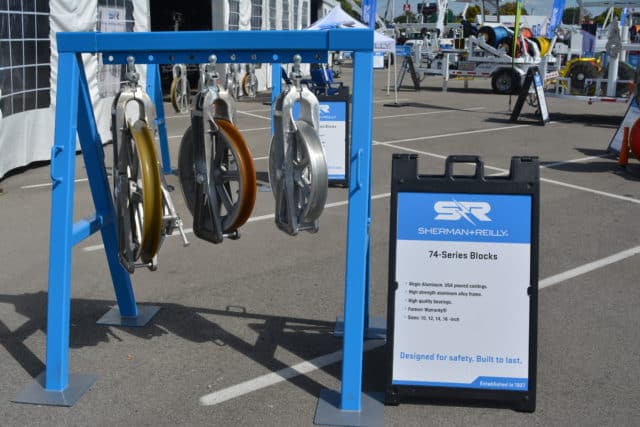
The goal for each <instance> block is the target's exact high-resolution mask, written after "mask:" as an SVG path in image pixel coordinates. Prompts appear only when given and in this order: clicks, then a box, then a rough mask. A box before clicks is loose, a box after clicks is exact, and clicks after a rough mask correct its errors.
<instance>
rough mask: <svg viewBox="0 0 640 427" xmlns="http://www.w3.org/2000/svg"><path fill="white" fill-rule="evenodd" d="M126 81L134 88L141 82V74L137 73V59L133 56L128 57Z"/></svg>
mask: <svg viewBox="0 0 640 427" xmlns="http://www.w3.org/2000/svg"><path fill="white" fill-rule="evenodd" d="M125 79H126V80H127V81H128V82H129V83H130V84H131V86H134V87H135V86H137V85H138V81H139V80H140V74H138V72H137V71H136V59H135V58H134V57H133V56H127V69H126V72H125Z"/></svg>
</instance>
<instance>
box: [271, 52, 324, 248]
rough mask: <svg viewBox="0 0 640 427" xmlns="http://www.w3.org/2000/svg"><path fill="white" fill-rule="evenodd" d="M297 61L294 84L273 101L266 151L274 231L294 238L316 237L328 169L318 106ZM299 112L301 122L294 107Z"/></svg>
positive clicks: (293, 73) (322, 207)
mask: <svg viewBox="0 0 640 427" xmlns="http://www.w3.org/2000/svg"><path fill="white" fill-rule="evenodd" d="M300 62H301V58H300V56H299V55H295V57H294V67H293V72H292V80H293V83H292V84H289V85H288V89H287V90H285V91H284V92H282V93H281V94H280V95H279V96H278V98H277V99H276V104H275V112H274V119H273V120H274V133H273V137H272V139H271V146H270V147H269V182H270V183H271V189H272V192H273V196H274V198H275V200H276V225H277V226H278V228H279V229H281V230H282V231H284V232H285V233H287V234H290V235H292V236H294V235H296V234H297V233H298V232H299V231H309V232H312V233H315V232H317V231H318V226H319V221H318V219H319V217H320V214H321V213H322V211H323V209H324V205H325V202H326V201H327V193H328V184H329V177H328V169H327V161H326V157H325V153H324V147H323V146H322V142H321V141H320V138H319V137H318V129H319V122H320V104H319V103H318V99H317V98H316V97H315V95H314V94H313V93H312V92H311V91H310V90H309V89H308V88H307V87H302V86H301V84H300V81H301V79H302V73H301V72H300ZM296 103H298V104H299V106H300V115H299V120H294V119H293V107H294V104H296Z"/></svg>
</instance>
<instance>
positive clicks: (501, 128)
mask: <svg viewBox="0 0 640 427" xmlns="http://www.w3.org/2000/svg"><path fill="white" fill-rule="evenodd" d="M529 126H532V125H513V126H501V127H497V128H487V129H477V130H468V131H463V132H452V133H441V134H439V135H428V136H419V137H416V138H405V139H394V140H392V141H385V142H384V144H398V143H400V142H413V141H425V140H428V139H438V138H449V137H451V136H460V135H471V134H474V133H486V132H497V131H501V130H510V129H518V128H525V127H529Z"/></svg>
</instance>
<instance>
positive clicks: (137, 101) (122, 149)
mask: <svg viewBox="0 0 640 427" xmlns="http://www.w3.org/2000/svg"><path fill="white" fill-rule="evenodd" d="M138 79H139V75H138V73H137V72H136V70H135V64H134V60H133V58H132V57H129V58H128V59H127V72H126V83H125V84H124V86H123V87H122V89H121V90H120V92H119V93H118V94H117V95H116V97H115V99H114V103H113V109H112V116H111V121H112V124H111V129H112V133H113V146H114V149H113V153H114V160H113V164H114V172H113V176H114V178H113V185H114V193H113V194H114V199H115V208H116V213H117V215H116V223H117V231H118V245H119V251H118V255H119V259H120V262H121V263H122V265H123V266H124V267H125V268H126V269H127V271H129V272H130V273H133V271H134V270H135V268H136V267H148V268H149V269H151V270H155V269H157V267H158V261H157V255H158V251H159V250H160V246H161V245H162V241H163V240H164V236H165V235H171V234H173V231H174V230H175V229H176V228H177V229H178V230H179V232H180V234H181V235H182V238H183V241H184V244H185V245H188V241H187V239H186V236H185V234H184V231H183V229H182V220H181V219H180V217H179V216H178V214H177V213H176V211H175V208H174V206H173V202H172V200H171V195H170V193H169V191H168V190H167V188H166V185H165V183H164V182H163V179H162V176H161V173H160V166H159V163H158V158H157V155H156V151H155V147H154V139H153V131H152V130H151V125H152V124H153V123H154V120H155V116H156V112H155V107H154V105H153V103H152V102H151V99H150V98H149V96H148V95H147V94H146V93H145V92H144V91H143V90H142V88H141V87H140V86H139V85H138Z"/></svg>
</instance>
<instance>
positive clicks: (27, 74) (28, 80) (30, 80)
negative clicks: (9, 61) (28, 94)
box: [23, 67, 37, 90]
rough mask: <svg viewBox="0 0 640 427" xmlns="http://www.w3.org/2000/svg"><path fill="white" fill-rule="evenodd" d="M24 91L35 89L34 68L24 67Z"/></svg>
mask: <svg viewBox="0 0 640 427" xmlns="http://www.w3.org/2000/svg"><path fill="white" fill-rule="evenodd" d="M23 76H24V90H35V89H37V87H36V67H24V74H23Z"/></svg>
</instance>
